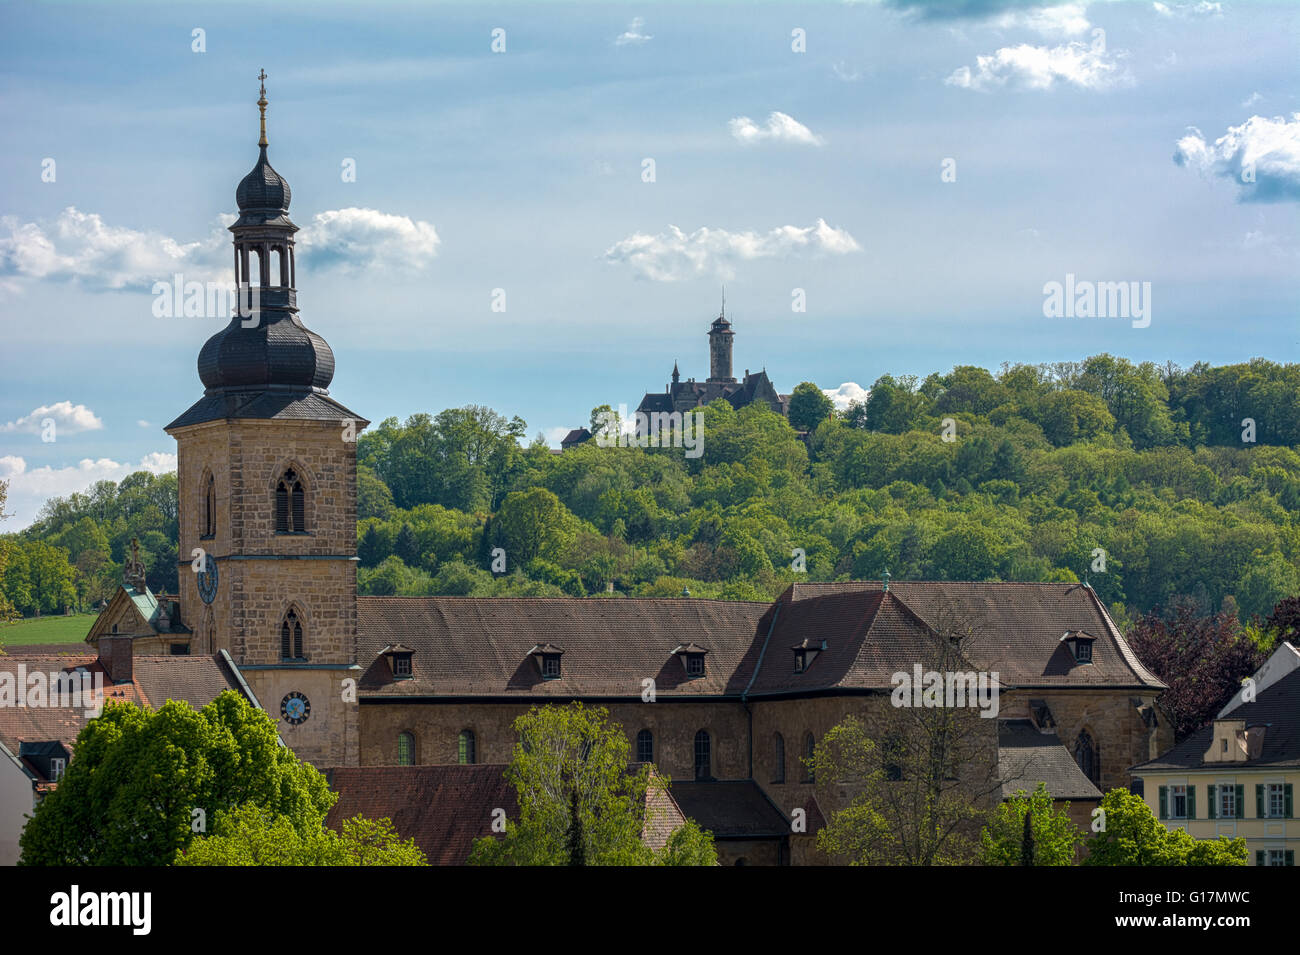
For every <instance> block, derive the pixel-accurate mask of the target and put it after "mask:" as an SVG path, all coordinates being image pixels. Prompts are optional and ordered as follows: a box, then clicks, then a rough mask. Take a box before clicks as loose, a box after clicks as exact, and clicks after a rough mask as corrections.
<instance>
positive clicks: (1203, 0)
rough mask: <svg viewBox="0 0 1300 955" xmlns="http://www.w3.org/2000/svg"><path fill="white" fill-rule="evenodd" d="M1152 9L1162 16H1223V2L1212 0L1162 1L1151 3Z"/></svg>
mask: <svg viewBox="0 0 1300 955" xmlns="http://www.w3.org/2000/svg"><path fill="white" fill-rule="evenodd" d="M1151 7H1152V9H1154V10H1155V11H1156V13H1158V14H1160V16H1162V17H1221V16H1223V4H1222V3H1213V2H1211V0H1200V2H1198V3H1160V2H1159V0H1157V2H1155V3H1153V4H1151Z"/></svg>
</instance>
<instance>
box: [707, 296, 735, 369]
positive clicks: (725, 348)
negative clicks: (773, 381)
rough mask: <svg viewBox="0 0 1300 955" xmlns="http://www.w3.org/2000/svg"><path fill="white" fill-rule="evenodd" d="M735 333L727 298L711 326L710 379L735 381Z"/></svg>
mask: <svg viewBox="0 0 1300 955" xmlns="http://www.w3.org/2000/svg"><path fill="white" fill-rule="evenodd" d="M733 338H735V333H734V332H732V330H731V322H729V321H727V300H726V298H725V297H724V298H723V300H722V310H721V311H720V312H719V313H718V317H717V318H716V319H714V321H713V324H712V325H710V326H709V381H728V382H729V381H735V380H736V379H735V378H733V377H732V375H731V340H732V339H733Z"/></svg>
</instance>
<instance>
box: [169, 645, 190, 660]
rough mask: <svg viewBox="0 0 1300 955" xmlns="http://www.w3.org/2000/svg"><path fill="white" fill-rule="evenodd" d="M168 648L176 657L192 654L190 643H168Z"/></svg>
mask: <svg viewBox="0 0 1300 955" xmlns="http://www.w3.org/2000/svg"><path fill="white" fill-rule="evenodd" d="M168 648H169V651H170V653H171V655H172V656H174V657H187V656H189V655H190V645H189V644H188V643H171V644H168Z"/></svg>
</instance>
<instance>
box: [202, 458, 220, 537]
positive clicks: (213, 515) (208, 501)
mask: <svg viewBox="0 0 1300 955" xmlns="http://www.w3.org/2000/svg"><path fill="white" fill-rule="evenodd" d="M216 533H217V482H216V480H214V479H213V477H212V475H211V474H209V475H208V479H207V480H206V481H204V482H203V536H204V537H214V536H216Z"/></svg>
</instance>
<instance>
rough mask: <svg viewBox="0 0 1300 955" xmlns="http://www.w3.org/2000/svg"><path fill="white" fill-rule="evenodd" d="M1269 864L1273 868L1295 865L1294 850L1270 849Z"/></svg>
mask: <svg viewBox="0 0 1300 955" xmlns="http://www.w3.org/2000/svg"><path fill="white" fill-rule="evenodd" d="M1268 864H1269V865H1271V866H1273V865H1276V866H1283V865H1295V853H1294V850H1289V849H1269V850H1268Z"/></svg>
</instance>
